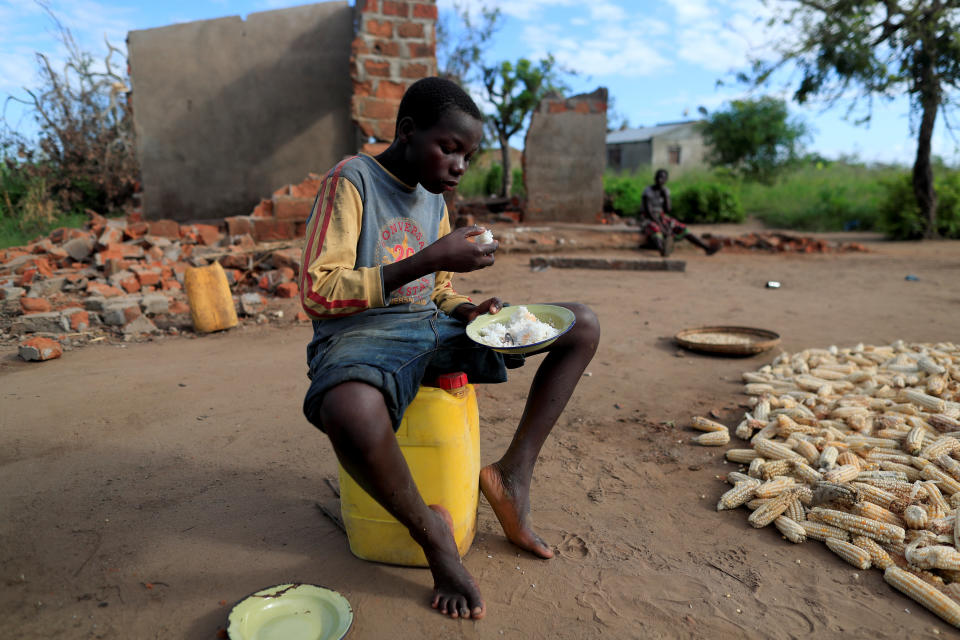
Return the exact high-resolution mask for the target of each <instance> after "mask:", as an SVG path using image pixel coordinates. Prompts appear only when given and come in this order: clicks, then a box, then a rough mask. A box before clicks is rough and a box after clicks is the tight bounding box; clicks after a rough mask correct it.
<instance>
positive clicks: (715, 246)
mask: <svg viewBox="0 0 960 640" xmlns="http://www.w3.org/2000/svg"><path fill="white" fill-rule="evenodd" d="M722 246H723V245H721V244H720V243H719V242H711V243H710V245H709V246H708V247H707V249H706V251H707V255H708V256H712V255H713V254H715V253H716V252H717V251H720V247H722Z"/></svg>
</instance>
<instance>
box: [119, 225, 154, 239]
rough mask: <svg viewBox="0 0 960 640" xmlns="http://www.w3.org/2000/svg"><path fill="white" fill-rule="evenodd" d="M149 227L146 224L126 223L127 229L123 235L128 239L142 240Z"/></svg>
mask: <svg viewBox="0 0 960 640" xmlns="http://www.w3.org/2000/svg"><path fill="white" fill-rule="evenodd" d="M149 230H150V226H149V225H148V224H147V223H146V222H128V223H127V228H126V229H124V230H123V233H124V235H126V236H127V237H128V238H130V239H133V240H135V239H137V238H142V237H143V236H145V235H147V232H148V231H149Z"/></svg>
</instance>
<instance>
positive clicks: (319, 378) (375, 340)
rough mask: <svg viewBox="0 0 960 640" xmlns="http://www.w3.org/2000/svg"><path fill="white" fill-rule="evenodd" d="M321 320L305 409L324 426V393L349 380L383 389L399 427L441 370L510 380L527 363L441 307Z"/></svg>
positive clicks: (310, 356)
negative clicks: (481, 338)
mask: <svg viewBox="0 0 960 640" xmlns="http://www.w3.org/2000/svg"><path fill="white" fill-rule="evenodd" d="M330 322H333V323H336V324H335V325H329V324H328V323H330ZM320 323H321V324H322V325H324V326H323V327H322V329H323V334H321V332H320V331H317V330H315V332H314V334H315V337H314V339H313V341H312V342H311V343H310V345H309V346H308V347H307V363H308V365H309V372H308V374H307V375H308V376H309V377H310V388H309V389H308V390H307V395H306V397H305V398H304V401H303V413H304V415H305V416H306V417H307V419H308V420H309V421H310V422H311V423H312V424H313V425H314V426H316V427H317V428H319V429H321V430H322V427H321V425H320V424H319V422H320V421H319V416H318V410H319V408H320V404H321V400H322V399H323V395H324V394H325V393H326V392H327V391H328V390H330V389H331V388H333V387H335V386H337V385H339V384H342V383H344V382H351V381H358V382H365V383H367V384H369V385H371V386H373V387H376V388H377V389H379V390H380V392H381V393H382V394H383V398H384V401H385V402H386V405H387V411H388V412H389V414H390V420H391V422H392V423H393V430H394V431H396V430H397V429H399V428H400V420H401V419H402V418H403V413H404V412H405V411H406V410H407V407H408V406H409V405H410V403H411V402H412V401H413V397H414V396H415V395H417V391H418V389H419V388H420V385H421V383H424V382H425V383H427V384H432V383H433V380H434V379H435V378H436V377H437V376H438V375H440V374H441V373H452V372H455V371H463V372H464V373H466V374H467V379H468V380H469V381H470V382H471V383H491V382H505V381H506V379H507V371H506V370H507V369H508V368H510V369H512V368H515V367H519V366H521V365H523V356H513V355H510V356H504V355H503V354H501V353H498V352H496V351H493V350H492V349H489V348H487V347H484V346H481V345H479V344H477V343H475V342H474V341H472V340H471V339H470V338H468V337H467V334H466V332H465V330H464V329H465V326H466V325H464V323H462V322H460V321H459V320H456V319H454V318H451V317H450V316H448V315H446V314H445V313H443V312H441V311H428V312H423V313H384V314H380V315H372V316H362V317H356V318H342V319H339V320H332V321H320ZM333 327H335V329H333V330H332V331H331V329H332V328H333Z"/></svg>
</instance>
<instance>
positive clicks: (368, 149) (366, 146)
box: [360, 142, 390, 156]
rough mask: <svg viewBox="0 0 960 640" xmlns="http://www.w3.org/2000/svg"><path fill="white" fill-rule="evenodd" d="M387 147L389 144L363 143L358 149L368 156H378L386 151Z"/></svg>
mask: <svg viewBox="0 0 960 640" xmlns="http://www.w3.org/2000/svg"><path fill="white" fill-rule="evenodd" d="M389 146H390V143H389V142H364V143H363V146H362V147H360V151H362V152H363V153H365V154H367V155H369V156H378V155H380V154H381V153H383V152H384V151H386V150H387V147H389Z"/></svg>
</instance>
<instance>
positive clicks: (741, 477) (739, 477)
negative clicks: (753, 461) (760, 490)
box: [727, 471, 754, 484]
mask: <svg viewBox="0 0 960 640" xmlns="http://www.w3.org/2000/svg"><path fill="white" fill-rule="evenodd" d="M753 479H754V478H751V477H750V476H748V475H747V474H745V473H740V472H739V471H731V472H730V473H728V474H727V482H728V483H729V484H737V483H738V482H744V481H746V480H753Z"/></svg>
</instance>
